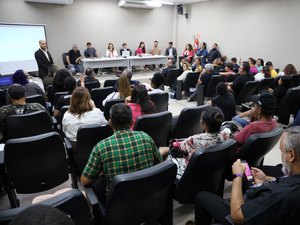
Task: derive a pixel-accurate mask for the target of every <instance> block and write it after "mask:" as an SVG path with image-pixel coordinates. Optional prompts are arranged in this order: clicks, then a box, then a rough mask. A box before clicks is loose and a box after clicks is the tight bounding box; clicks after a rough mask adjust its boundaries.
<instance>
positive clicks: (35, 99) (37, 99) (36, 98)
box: [25, 95, 47, 109]
mask: <svg viewBox="0 0 300 225" xmlns="http://www.w3.org/2000/svg"><path fill="white" fill-rule="evenodd" d="M25 100H26V102H27V103H40V104H41V105H42V106H44V107H45V108H46V109H47V106H46V100H45V98H44V97H43V96H42V95H30V96H26V97H25Z"/></svg>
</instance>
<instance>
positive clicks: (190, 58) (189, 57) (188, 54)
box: [182, 44, 194, 63]
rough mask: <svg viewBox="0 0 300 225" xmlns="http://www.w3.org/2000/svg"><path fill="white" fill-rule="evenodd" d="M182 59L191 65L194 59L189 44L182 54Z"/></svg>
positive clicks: (191, 47)
mask: <svg viewBox="0 0 300 225" xmlns="http://www.w3.org/2000/svg"><path fill="white" fill-rule="evenodd" d="M182 56H183V58H186V59H187V61H188V62H189V63H192V61H193V57H194V50H193V46H192V45H191V44H187V45H186V46H185V49H184V51H183V53H182Z"/></svg>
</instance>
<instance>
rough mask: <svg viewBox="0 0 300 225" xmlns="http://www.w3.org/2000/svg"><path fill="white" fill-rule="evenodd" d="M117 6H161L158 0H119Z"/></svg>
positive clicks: (148, 7)
mask: <svg viewBox="0 0 300 225" xmlns="http://www.w3.org/2000/svg"><path fill="white" fill-rule="evenodd" d="M118 6H119V7H121V8H140V9H155V8H159V7H161V6H162V4H161V2H158V1H125V0H120V1H119V2H118Z"/></svg>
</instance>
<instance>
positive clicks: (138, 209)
mask: <svg viewBox="0 0 300 225" xmlns="http://www.w3.org/2000/svg"><path fill="white" fill-rule="evenodd" d="M176 170H177V169H176V165H175V164H174V163H173V162H171V161H165V162H162V163H160V164H158V165H155V166H153V167H150V168H147V169H144V170H140V171H137V172H133V173H128V174H122V175H117V176H115V177H114V178H113V180H112V182H111V184H110V186H109V191H108V195H107V201H106V219H107V221H108V224H110V225H117V224H144V223H146V224H147V222H150V221H155V219H157V218H158V217H159V216H161V215H162V213H163V212H164V210H165V209H166V207H167V203H168V198H169V197H170V195H171V191H172V185H173V183H174V180H175V176H176Z"/></svg>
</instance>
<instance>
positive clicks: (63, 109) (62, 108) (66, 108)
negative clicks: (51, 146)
mask: <svg viewBox="0 0 300 225" xmlns="http://www.w3.org/2000/svg"><path fill="white" fill-rule="evenodd" d="M69 107H70V106H69V105H64V106H63V107H61V109H60V114H59V116H58V117H57V123H58V124H60V125H61V130H62V120H63V118H64V115H65V113H66V112H67V111H68V109H69Z"/></svg>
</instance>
